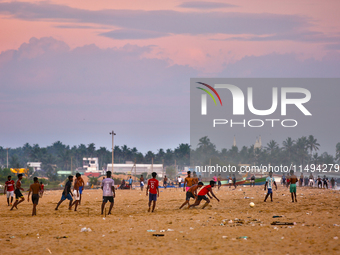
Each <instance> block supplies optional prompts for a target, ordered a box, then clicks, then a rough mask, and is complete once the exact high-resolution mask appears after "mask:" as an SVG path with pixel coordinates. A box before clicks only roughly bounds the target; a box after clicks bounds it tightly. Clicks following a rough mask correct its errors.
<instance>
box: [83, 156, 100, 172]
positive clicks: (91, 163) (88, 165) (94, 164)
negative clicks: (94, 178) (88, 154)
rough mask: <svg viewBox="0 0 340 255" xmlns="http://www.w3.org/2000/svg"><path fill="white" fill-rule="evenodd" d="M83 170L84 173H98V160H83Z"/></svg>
mask: <svg viewBox="0 0 340 255" xmlns="http://www.w3.org/2000/svg"><path fill="white" fill-rule="evenodd" d="M83 169H85V172H86V173H99V172H102V171H101V170H99V164H98V158H83Z"/></svg>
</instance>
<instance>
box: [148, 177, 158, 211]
mask: <svg viewBox="0 0 340 255" xmlns="http://www.w3.org/2000/svg"><path fill="white" fill-rule="evenodd" d="M151 175H152V178H151V179H149V180H148V186H147V187H146V195H148V191H149V190H150V192H149V210H148V212H150V208H151V202H152V203H153V204H152V211H151V212H153V211H154V210H155V207H156V201H157V197H159V189H158V180H157V179H156V176H157V173H155V172H153V173H152V174H151Z"/></svg>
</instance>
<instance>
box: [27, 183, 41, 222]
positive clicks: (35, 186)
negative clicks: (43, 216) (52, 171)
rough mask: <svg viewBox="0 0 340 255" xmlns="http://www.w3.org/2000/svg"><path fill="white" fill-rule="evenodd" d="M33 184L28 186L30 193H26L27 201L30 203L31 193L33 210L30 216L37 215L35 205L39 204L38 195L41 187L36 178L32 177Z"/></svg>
mask: <svg viewBox="0 0 340 255" xmlns="http://www.w3.org/2000/svg"><path fill="white" fill-rule="evenodd" d="M33 180H34V183H33V184H31V186H30V191H29V192H28V196H27V201H28V202H29V201H30V195H31V192H32V203H33V210H32V216H34V215H37V205H38V203H39V197H40V196H39V193H40V190H41V185H40V183H39V181H38V177H34V178H33Z"/></svg>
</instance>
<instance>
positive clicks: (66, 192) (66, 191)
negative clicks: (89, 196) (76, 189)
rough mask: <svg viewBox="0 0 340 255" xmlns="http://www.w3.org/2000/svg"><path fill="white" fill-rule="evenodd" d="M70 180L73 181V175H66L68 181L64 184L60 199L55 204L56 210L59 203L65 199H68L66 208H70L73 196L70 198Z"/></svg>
mask: <svg viewBox="0 0 340 255" xmlns="http://www.w3.org/2000/svg"><path fill="white" fill-rule="evenodd" d="M72 182H73V176H72V175H70V176H69V177H68V181H67V182H66V184H65V188H64V190H63V193H62V194H61V199H60V201H59V202H58V204H57V207H56V208H55V210H56V211H57V210H58V207H59V205H60V204H61V203H62V202H64V201H65V200H66V199H68V200H69V201H70V203H69V205H68V209H69V210H71V208H72V202H73V198H72V196H73V195H72V192H71V186H72Z"/></svg>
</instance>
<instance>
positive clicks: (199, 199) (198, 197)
mask: <svg viewBox="0 0 340 255" xmlns="http://www.w3.org/2000/svg"><path fill="white" fill-rule="evenodd" d="M202 199H203V200H205V201H207V200H208V198H207V196H197V200H198V201H201V200H202Z"/></svg>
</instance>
